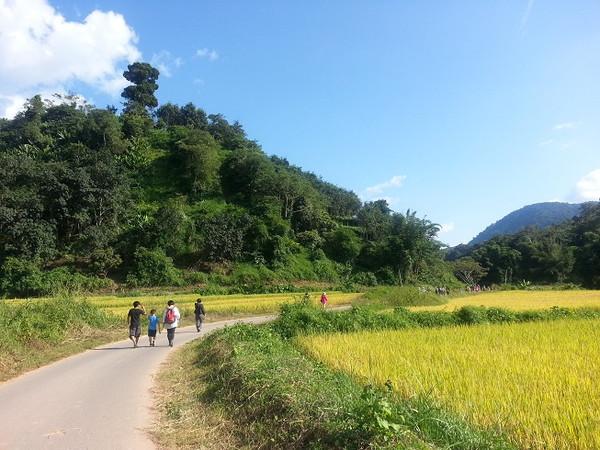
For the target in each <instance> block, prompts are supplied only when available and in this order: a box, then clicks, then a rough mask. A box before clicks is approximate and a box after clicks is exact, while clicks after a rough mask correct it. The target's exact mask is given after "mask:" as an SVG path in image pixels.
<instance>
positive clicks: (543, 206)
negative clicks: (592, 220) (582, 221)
mask: <svg viewBox="0 0 600 450" xmlns="http://www.w3.org/2000/svg"><path fill="white" fill-rule="evenodd" d="M581 206H582V204H580V203H561V202H545V203H535V204H533V205H527V206H524V207H523V208H521V209H518V210H516V211H513V212H511V213H510V214H508V215H506V216H504V217H503V218H502V219H500V220H499V221H497V222H495V223H493V224H491V225H490V226H488V227H487V228H486V229H485V230H483V231H482V232H481V233H479V234H478V235H477V236H475V237H474V238H473V239H472V240H471V241H470V242H469V244H468V245H476V244H481V243H483V242H485V241H487V240H489V239H491V238H493V237H494V236H498V235H503V234H515V233H518V232H519V231H521V230H523V229H525V228H527V227H533V226H535V227H538V228H546V227H549V226H551V225H556V224H559V223H561V222H564V221H565V220H568V219H571V218H573V217H575V216H576V215H577V214H578V213H579V212H580V211H581Z"/></svg>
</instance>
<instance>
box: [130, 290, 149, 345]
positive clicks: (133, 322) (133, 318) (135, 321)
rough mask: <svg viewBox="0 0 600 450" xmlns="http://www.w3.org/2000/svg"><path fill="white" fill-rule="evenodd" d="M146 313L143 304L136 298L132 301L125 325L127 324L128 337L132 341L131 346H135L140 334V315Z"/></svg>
mask: <svg viewBox="0 0 600 450" xmlns="http://www.w3.org/2000/svg"><path fill="white" fill-rule="evenodd" d="M144 314H146V311H145V310H144V305H142V304H141V303H140V302H138V301H137V300H136V301H135V302H133V308H131V309H130V310H129V312H128V313H127V325H129V339H131V342H133V348H137V346H138V341H139V340H140V335H141V334H142V328H141V324H140V317H141V316H143V315H144Z"/></svg>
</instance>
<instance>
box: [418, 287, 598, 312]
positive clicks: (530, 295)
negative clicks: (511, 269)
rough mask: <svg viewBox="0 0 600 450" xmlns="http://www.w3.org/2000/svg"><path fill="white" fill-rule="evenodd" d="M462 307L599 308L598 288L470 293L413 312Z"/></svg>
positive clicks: (520, 308)
mask: <svg viewBox="0 0 600 450" xmlns="http://www.w3.org/2000/svg"><path fill="white" fill-rule="evenodd" d="M463 306H487V307H500V308H507V309H513V310H532V309H548V308H551V307H553V306H560V307H563V308H583V307H588V308H600V290H598V291H585V290H573V291H551V290H548V291H498V292H483V293H479V294H470V295H467V296H465V297H457V298H451V299H449V301H448V303H446V304H444V305H435V306H414V307H411V308H410V309H411V310H412V311H454V310H455V309H459V308H461V307H463Z"/></svg>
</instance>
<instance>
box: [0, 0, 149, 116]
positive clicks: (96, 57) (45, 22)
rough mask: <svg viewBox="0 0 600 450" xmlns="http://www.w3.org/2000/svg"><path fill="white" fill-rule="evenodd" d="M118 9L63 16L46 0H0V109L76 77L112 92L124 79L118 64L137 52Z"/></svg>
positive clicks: (11, 108)
mask: <svg viewBox="0 0 600 450" xmlns="http://www.w3.org/2000/svg"><path fill="white" fill-rule="evenodd" d="M136 44H137V36H136V34H135V32H134V31H133V29H132V28H131V27H130V26H129V25H128V24H127V22H126V21H125V18H124V17H123V16H122V15H121V14H117V13H115V12H112V11H108V12H103V11H99V10H94V11H92V12H91V13H90V14H89V15H88V16H87V17H85V19H83V21H82V22H78V21H68V20H67V19H65V17H64V16H62V15H61V14H60V13H59V12H58V11H57V10H56V9H55V8H53V7H52V6H51V5H50V4H49V3H48V1H47V0H27V1H22V0H0V61H2V63H1V64H0V108H1V109H0V115H2V116H8V115H9V114H12V115H14V113H15V112H16V111H15V106H14V105H15V104H16V102H17V100H19V101H20V99H24V98H27V97H30V96H32V95H34V94H36V93H38V92H41V91H47V92H54V91H57V92H59V91H64V90H66V89H65V86H68V85H69V84H70V83H73V82H76V81H78V82H82V83H85V84H88V85H90V86H93V87H95V88H97V89H99V90H102V91H104V92H107V93H109V94H112V95H116V94H118V93H119V92H120V91H121V89H123V87H124V86H126V85H127V81H126V80H125V79H123V77H122V72H123V67H122V64H123V63H126V62H133V61H135V60H139V59H140V58H141V54H140V52H139V50H138V49H137V47H136Z"/></svg>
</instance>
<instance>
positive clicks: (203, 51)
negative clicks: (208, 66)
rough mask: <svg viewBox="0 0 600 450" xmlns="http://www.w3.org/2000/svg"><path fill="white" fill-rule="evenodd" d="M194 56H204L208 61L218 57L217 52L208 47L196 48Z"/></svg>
mask: <svg viewBox="0 0 600 450" xmlns="http://www.w3.org/2000/svg"><path fill="white" fill-rule="evenodd" d="M196 56H197V57H198V58H206V59H208V60H209V61H216V60H217V59H219V54H218V53H217V51H216V50H209V49H208V48H206V47H205V48H199V49H198V50H196Z"/></svg>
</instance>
